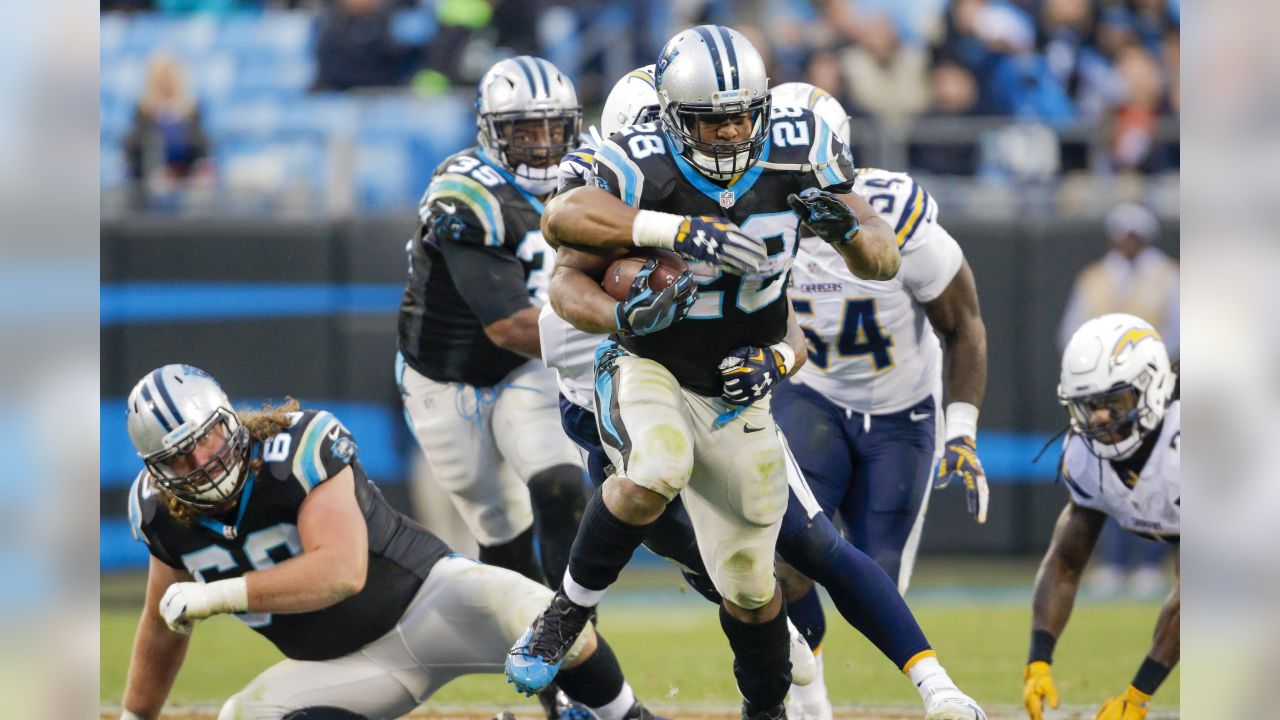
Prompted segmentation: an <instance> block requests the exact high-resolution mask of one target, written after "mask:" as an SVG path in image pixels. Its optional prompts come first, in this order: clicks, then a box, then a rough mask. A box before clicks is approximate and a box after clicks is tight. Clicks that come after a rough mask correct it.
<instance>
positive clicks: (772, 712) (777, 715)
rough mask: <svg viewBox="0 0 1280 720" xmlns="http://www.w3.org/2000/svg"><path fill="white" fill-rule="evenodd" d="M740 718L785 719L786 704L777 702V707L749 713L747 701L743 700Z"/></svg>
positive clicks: (754, 719)
mask: <svg viewBox="0 0 1280 720" xmlns="http://www.w3.org/2000/svg"><path fill="white" fill-rule="evenodd" d="M742 720H787V706H786V705H784V704H783V703H778V705H777V707H774V708H770V709H767V710H760V711H758V712H755V713H750V712H747V703H746V702H743V703H742Z"/></svg>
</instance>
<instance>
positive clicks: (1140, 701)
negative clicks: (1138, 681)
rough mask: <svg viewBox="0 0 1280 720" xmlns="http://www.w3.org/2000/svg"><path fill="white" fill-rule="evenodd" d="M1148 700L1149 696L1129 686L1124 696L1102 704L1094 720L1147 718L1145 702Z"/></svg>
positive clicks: (1138, 719)
mask: <svg viewBox="0 0 1280 720" xmlns="http://www.w3.org/2000/svg"><path fill="white" fill-rule="evenodd" d="M1150 699H1151V696H1150V695H1148V694H1146V693H1144V692H1142V691H1141V690H1139V689H1138V688H1136V687H1134V686H1132V685H1130V686H1129V689H1128V690H1126V691H1125V693H1124V695H1120V696H1119V697H1113V698H1111V699H1110V700H1108V701H1106V702H1105V703H1103V704H1102V709H1101V710H1099V711H1098V715H1097V717H1095V718H1094V720H1143V718H1145V717H1146V716H1147V701H1148V700H1150Z"/></svg>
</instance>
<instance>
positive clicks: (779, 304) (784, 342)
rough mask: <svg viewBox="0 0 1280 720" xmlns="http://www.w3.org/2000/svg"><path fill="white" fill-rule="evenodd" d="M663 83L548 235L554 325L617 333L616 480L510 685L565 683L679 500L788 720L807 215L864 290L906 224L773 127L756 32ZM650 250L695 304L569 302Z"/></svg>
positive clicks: (765, 696) (826, 160)
mask: <svg viewBox="0 0 1280 720" xmlns="http://www.w3.org/2000/svg"><path fill="white" fill-rule="evenodd" d="M656 84H657V90H658V95H659V98H660V100H661V105H662V108H661V120H660V122H659V123H658V124H652V125H638V126H632V127H630V128H626V129H624V130H623V131H622V132H621V133H619V134H618V135H616V136H614V137H613V138H611V139H610V140H608V141H606V142H605V143H604V144H603V145H602V147H601V148H600V150H599V151H598V152H597V153H596V155H595V163H594V167H593V171H594V173H595V177H594V179H593V182H594V185H595V187H582V188H578V189H576V190H573V191H571V192H569V193H567V194H565V195H563V196H561V197H559V198H558V199H557V200H556V204H555V209H553V208H548V211H547V214H546V215H544V220H543V226H544V231H545V232H547V234H548V239H549V240H551V241H552V242H554V243H561V244H562V247H561V249H560V253H559V256H558V259H557V263H558V265H557V273H556V276H555V278H553V280H552V302H553V303H555V304H556V310H557V312H558V313H559V314H560V315H561V316H562V317H564V318H565V319H566V320H568V321H569V322H570V323H572V324H573V325H575V326H576V327H577V328H578V329H580V330H583V331H584V332H589V333H602V332H611V333H615V335H614V336H613V337H612V338H611V340H610V341H609V342H607V343H605V344H603V345H602V346H601V349H600V351H599V352H598V353H597V359H596V378H597V380H596V388H595V406H596V407H595V409H596V413H595V415H596V417H597V419H598V422H599V424H600V435H601V438H602V439H603V440H604V442H605V446H606V451H607V453H608V457H609V459H610V461H611V462H612V464H613V467H614V472H613V475H612V476H611V477H610V478H609V479H608V480H607V481H606V482H605V484H604V486H603V488H602V490H601V491H600V492H597V493H596V494H595V495H594V496H593V497H592V499H591V500H590V501H589V502H588V504H587V510H586V513H585V514H584V516H583V521H582V524H581V525H580V526H579V529H578V536H577V539H576V540H575V541H574V546H573V550H572V552H571V553H570V560H569V570H568V572H567V573H566V576H565V580H564V583H563V584H562V586H561V589H560V591H559V592H558V593H557V594H556V596H555V599H554V600H553V601H552V603H551V605H550V607H548V608H547V610H546V611H545V612H544V613H543V614H542V616H541V617H539V619H538V620H537V621H536V622H535V623H534V624H533V626H532V627H531V628H530V630H529V632H528V633H527V634H526V636H525V637H524V638H522V639H521V641H520V642H519V643H517V644H516V646H515V647H514V648H513V649H512V654H511V659H510V660H509V661H508V667H507V675H508V678H509V679H511V680H512V681H513V682H514V683H515V684H516V685H517V687H519V688H520V689H522V690H525V691H531V690H538V689H540V688H541V687H542V686H543V685H545V683H546V682H549V681H550V679H551V678H552V677H554V676H555V673H556V670H557V668H558V666H559V663H560V660H561V657H562V654H563V651H564V649H565V648H567V647H568V642H567V641H568V639H569V638H570V637H572V636H573V635H574V634H575V633H576V632H577V630H578V629H579V628H581V627H583V626H584V625H585V623H586V622H587V621H588V618H589V617H590V615H591V612H592V608H593V607H594V606H595V605H596V604H597V603H598V602H599V601H600V599H601V597H602V596H603V595H604V592H605V590H606V589H607V588H608V587H609V586H610V585H611V584H612V583H613V582H614V580H616V579H617V576H618V573H619V572H620V571H621V569H622V568H623V566H625V565H626V563H627V561H628V559H629V558H630V557H631V554H632V553H633V552H634V551H635V549H636V548H637V547H638V546H639V545H640V543H641V541H642V540H643V539H644V538H645V536H646V534H647V533H648V531H649V529H650V526H651V525H652V524H653V523H654V522H655V521H656V520H657V519H658V518H659V516H661V514H662V512H663V510H664V509H665V508H666V505H667V503H668V502H669V501H670V500H671V499H672V498H674V497H675V496H676V495H677V494H680V495H682V497H683V499H684V502H685V507H686V509H687V510H688V513H689V516H690V519H691V521H692V523H693V526H694V527H695V528H696V529H697V541H698V547H699V551H700V553H701V555H702V558H703V560H704V562H705V565H706V568H707V571H708V573H709V574H710V576H711V579H712V581H713V583H714V585H715V588H716V590H717V591H719V593H720V594H721V596H722V597H723V598H724V601H723V603H722V605H721V612H720V618H721V626H722V628H723V629H724V632H725V635H726V636H727V637H728V639H729V644H730V647H731V649H732V650H733V652H734V656H735V662H734V674H735V676H736V678H737V681H738V688H739V690H740V691H741V692H742V694H743V696H744V699H745V701H744V704H743V710H742V713H743V716H744V717H752V718H780V717H784V716H785V708H784V706H783V698H784V697H785V695H786V693H787V689H788V687H789V685H790V679H791V673H790V663H789V661H788V642H787V630H786V618H785V613H784V612H782V610H783V604H784V603H783V601H782V597H781V594H780V593H779V592H778V591H777V586H776V581H775V579H774V575H773V552H774V546H775V543H776V540H777V535H778V529H779V526H780V521H781V519H782V515H783V513H784V511H785V509H786V504H787V473H786V468H785V464H786V462H787V459H786V451H785V449H784V445H783V440H782V437H781V434H780V433H779V432H778V430H777V427H776V425H775V424H774V422H773V418H772V416H771V415H770V413H769V394H770V392H771V391H772V390H773V388H774V387H776V386H777V384H778V383H779V382H780V381H781V380H782V379H783V378H784V377H786V376H787V375H789V374H791V373H792V372H793V371H794V369H795V367H796V365H797V364H798V360H799V359H800V358H803V353H804V351H803V341H802V340H801V339H799V338H798V337H797V336H799V332H798V329H799V328H798V325H797V324H796V323H795V321H794V316H793V315H792V314H791V313H790V304H789V302H788V300H787V293H786V282H787V272H788V269H789V267H790V264H791V258H792V255H793V253H794V248H795V243H796V241H797V236H796V235H797V233H796V227H797V224H798V223H797V219H796V215H795V214H793V213H792V207H795V208H796V209H797V210H798V211H803V215H802V217H803V218H804V219H805V220H806V222H809V223H810V226H811V227H812V228H813V229H814V230H817V231H819V232H820V233H821V234H822V235H823V236H824V237H825V238H827V239H828V240H829V241H831V242H832V243H833V244H834V245H836V246H837V247H838V251H839V252H840V253H841V254H842V256H844V257H845V258H846V259H847V261H848V262H849V264H850V265H851V266H852V267H853V268H854V269H855V272H859V273H860V274H862V275H864V276H866V277H870V278H880V279H887V278H889V277H892V276H893V275H894V273H896V272H897V269H898V264H899V255H898V252H897V246H896V243H895V242H894V241H893V233H892V230H891V228H889V227H888V225H887V224H886V223H885V222H884V221H883V220H881V219H880V218H879V217H878V216H877V215H876V214H875V212H874V211H873V210H872V209H871V208H870V207H869V206H867V204H866V202H865V201H863V200H861V199H860V198H857V197H856V196H854V195H852V194H850V193H849V188H850V184H851V182H852V175H853V169H852V166H851V160H850V156H849V153H848V151H847V149H846V148H845V147H844V145H843V143H841V142H840V141H839V140H838V139H837V138H835V137H834V136H833V134H832V133H831V131H830V129H829V128H828V127H827V126H826V125H825V123H822V122H821V121H819V120H817V119H815V117H814V116H813V114H812V113H810V112H809V111H808V110H805V109H802V108H794V109H791V108H787V109H781V108H780V110H783V111H784V112H782V113H779V112H772V113H771V104H770V101H769V94H768V78H767V77H766V76H765V74H764V63H763V61H762V60H761V58H760V55H759V53H758V52H757V51H756V50H755V48H753V47H752V46H751V44H750V42H748V41H747V39H746V38H745V37H743V36H742V35H741V34H739V33H737V32H735V31H732V30H729V29H727V28H724V27H720V26H714V25H704V26H699V27H696V28H693V29H690V30H686V31H684V32H682V33H680V34H678V35H676V36H675V37H674V38H672V39H671V40H670V41H669V42H668V43H667V45H666V47H665V48H664V49H663V51H662V53H661V55H660V57H659V61H658V63H657V66H656ZM824 189H829V191H827V190H824ZM851 208H852V209H851ZM721 216H723V217H721ZM575 245H576V246H587V245H590V246H595V247H596V248H599V247H600V246H606V247H609V248H613V250H612V251H611V253H610V252H604V253H602V252H599V251H598V250H597V251H595V252H591V253H588V252H583V251H581V250H578V249H576V248H575V247H574V246H575ZM635 246H660V247H666V248H668V249H674V250H676V251H677V252H680V253H681V254H683V255H685V256H686V257H688V258H689V259H690V260H692V261H693V262H692V263H691V270H692V271H693V277H694V279H695V280H696V283H697V286H698V287H697V295H696V299H695V300H694V301H693V302H692V304H691V305H690V304H688V303H687V302H686V299H687V291H686V290H685V288H683V287H680V285H681V283H679V282H677V283H676V285H673V286H672V287H671V288H669V289H668V290H669V291H670V293H669V295H670V297H667V298H666V300H665V302H666V303H667V304H668V305H669V306H672V307H674V308H676V311H675V312H663V313H652V312H648V311H646V312H645V314H644V316H643V318H644V321H643V322H639V323H637V322H634V321H633V320H632V316H631V312H630V309H631V307H630V303H628V304H627V305H626V306H624V307H622V308H621V309H620V310H619V308H618V303H616V302H615V301H614V300H613V298H611V297H609V295H608V294H606V293H605V292H604V291H603V290H600V289H597V288H598V286H596V288H592V292H591V293H589V294H583V295H578V296H576V297H573V298H570V299H569V300H570V301H568V302H563V303H557V299H556V298H557V293H556V283H557V282H559V281H560V280H561V278H562V276H564V275H566V274H572V273H579V274H581V275H585V276H587V277H590V278H593V279H595V280H596V281H598V280H599V279H600V278H601V277H602V276H603V274H604V271H605V269H606V268H607V267H608V266H609V264H610V260H611V259H612V258H614V257H617V256H620V255H622V254H624V253H625V252H627V251H628V250H629V249H632V248H634V247H635ZM665 292H667V291H664V293H665ZM653 318H657V319H658V321H657V322H651V321H650V320H651V319H653ZM801 337H802V336H801Z"/></svg>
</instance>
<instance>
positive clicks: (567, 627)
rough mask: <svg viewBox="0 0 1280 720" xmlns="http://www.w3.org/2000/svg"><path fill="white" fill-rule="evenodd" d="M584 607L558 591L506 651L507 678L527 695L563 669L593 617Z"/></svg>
mask: <svg viewBox="0 0 1280 720" xmlns="http://www.w3.org/2000/svg"><path fill="white" fill-rule="evenodd" d="M591 615H592V608H588V607H582V606H581V605H578V604H577V603H575V602H573V601H572V600H570V599H569V598H568V597H566V596H565V595H564V594H563V593H561V592H557V593H556V594H555V597H553V598H551V604H550V605H548V606H547V609H546V610H543V611H542V614H541V615H539V616H538V617H537V619H535V620H534V621H533V624H532V625H530V626H529V629H528V630H526V631H525V632H524V635H521V636H520V639H519V640H517V641H516V644H515V645H514V646H512V648H511V652H510V653H508V654H507V662H506V671H507V682H509V683H511V684H512V685H515V686H516V689H517V690H519V691H520V692H522V693H524V694H525V695H533V694H534V693H538V692H541V691H542V690H543V689H545V688H546V687H547V686H548V685H550V684H551V681H552V680H555V679H556V673H558V672H560V663H562V662H564V656H565V655H566V654H567V653H568V652H569V648H571V647H573V643H574V641H576V640H577V639H578V636H579V635H581V634H582V631H583V629H584V628H586V626H587V623H588V622H589V621H590V620H591Z"/></svg>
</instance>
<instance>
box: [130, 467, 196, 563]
mask: <svg viewBox="0 0 1280 720" xmlns="http://www.w3.org/2000/svg"><path fill="white" fill-rule="evenodd" d="M160 502H162V500H161V498H160V491H159V490H157V489H156V488H155V487H153V486H152V484H151V476H150V474H149V473H148V472H147V471H146V469H145V468H144V469H143V470H142V471H141V472H139V473H138V476H137V477H136V478H134V480H133V485H132V486H131V487H130V488H129V532H131V533H132V534H133V539H134V540H137V541H138V542H140V543H142V544H143V545H146V546H147V552H149V553H151V555H152V557H154V558H155V559H157V560H159V561H160V562H162V563H164V564H165V565H168V566H169V567H172V568H175V569H178V570H183V571H185V570H186V567H185V566H183V564H182V563H181V562H179V561H178V560H176V559H174V557H173V556H172V555H170V554H169V552H168V551H167V550H165V548H164V543H163V542H161V541H160V539H159V538H158V537H157V536H156V534H155V533H153V532H152V528H153V523H154V522H155V520H156V512H157V511H158V510H159V509H160V508H159V506H158V505H159V503H160Z"/></svg>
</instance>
